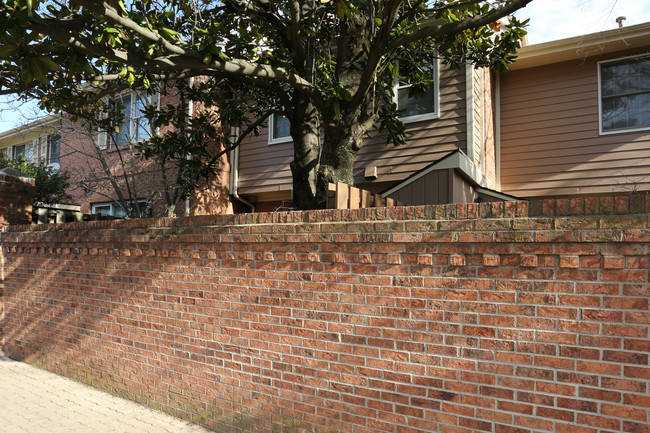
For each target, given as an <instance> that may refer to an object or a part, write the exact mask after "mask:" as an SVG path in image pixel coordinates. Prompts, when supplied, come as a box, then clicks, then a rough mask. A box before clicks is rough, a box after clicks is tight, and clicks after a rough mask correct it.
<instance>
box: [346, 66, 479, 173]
mask: <svg viewBox="0 0 650 433" xmlns="http://www.w3.org/2000/svg"><path fill="white" fill-rule="evenodd" d="M465 119H466V114H465V69H454V70H449V69H442V70H441V72H440V118H439V119H433V120H427V121H422V122H414V123H408V124H407V125H406V126H407V131H408V132H409V133H410V135H409V136H408V137H407V145H406V146H398V147H395V146H393V145H392V144H387V143H386V138H385V137H384V136H379V137H375V138H371V139H369V140H368V142H367V143H366V145H365V147H364V148H363V149H361V151H360V152H359V154H358V155H357V159H356V164H355V170H354V177H355V181H356V182H357V183H364V182H367V180H366V179H364V177H363V173H364V170H365V167H372V166H376V167H377V168H378V170H377V171H378V173H379V177H378V179H377V181H378V182H389V181H391V182H392V181H398V180H403V179H406V178H407V177H408V176H410V175H411V174H413V173H416V172H418V171H419V170H421V169H423V168H424V167H426V166H427V165H429V164H431V163H432V162H435V161H437V160H438V159H440V158H442V157H444V156H445V155H447V154H448V153H449V152H451V151H454V150H456V149H458V148H460V149H463V150H465V148H466V143H467V139H466V134H467V125H466V121H465Z"/></svg>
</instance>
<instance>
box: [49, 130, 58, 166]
mask: <svg viewBox="0 0 650 433" xmlns="http://www.w3.org/2000/svg"><path fill="white" fill-rule="evenodd" d="M47 140H48V141H49V143H50V164H54V163H57V164H58V163H59V158H60V157H61V136H60V135H50V136H48V137H47Z"/></svg>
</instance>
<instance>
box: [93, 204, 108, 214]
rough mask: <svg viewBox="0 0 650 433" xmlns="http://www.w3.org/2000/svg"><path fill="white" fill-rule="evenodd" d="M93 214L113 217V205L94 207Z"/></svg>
mask: <svg viewBox="0 0 650 433" xmlns="http://www.w3.org/2000/svg"><path fill="white" fill-rule="evenodd" d="M93 213H94V214H96V215H102V216H110V215H111V205H110V204H107V205H101V206H93Z"/></svg>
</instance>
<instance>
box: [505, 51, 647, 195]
mask: <svg viewBox="0 0 650 433" xmlns="http://www.w3.org/2000/svg"><path fill="white" fill-rule="evenodd" d="M644 52H646V51H644ZM639 53H641V52H639V51H638V50H637V51H635V52H631V51H628V52H625V53H619V54H610V55H607V56H598V57H590V58H587V59H583V60H575V61H568V62H564V63H558V64H551V65H546V66H539V67H532V68H528V69H520V70H514V71H511V72H508V73H507V74H505V75H504V76H503V77H502V78H501V170H502V171H501V186H502V190H503V191H504V192H506V193H508V194H513V195H516V196H520V197H526V198H532V197H544V196H572V195H581V194H606V193H612V192H626V191H631V190H634V189H636V190H648V189H650V131H641V132H626V133H615V134H605V135H601V134H600V132H599V102H598V97H599V96H598V62H599V61H603V60H610V59H616V58H622V57H626V56H630V55H632V54H639Z"/></svg>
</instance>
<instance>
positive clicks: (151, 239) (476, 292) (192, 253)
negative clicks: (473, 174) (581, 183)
mask: <svg viewBox="0 0 650 433" xmlns="http://www.w3.org/2000/svg"><path fill="white" fill-rule="evenodd" d="M649 212H650V197H640V196H635V197H632V198H628V197H617V198H601V199H575V200H571V201H567V200H557V201H544V202H531V203H526V202H518V203H482V204H459V205H443V206H426V207H407V208H390V209H365V210H357V211H338V210H335V211H314V212H294V213H276V214H246V215H221V216H203V217H192V218H187V219H176V220H172V219H158V220H138V221H99V222H93V223H89V224H79V223H73V224H67V225H65V226H32V227H22V228H20V227H9V228H8V232H7V233H5V234H3V236H2V248H3V254H4V263H5V264H4V266H5V267H4V271H5V287H6V293H5V296H6V302H7V309H6V344H5V351H6V352H7V353H8V354H10V355H12V356H14V357H18V358H23V359H26V360H27V361H28V362H30V363H33V364H36V365H40V366H43V367H45V368H48V369H50V370H53V371H56V372H58V373H61V374H64V375H67V376H70V377H73V378H75V379H77V380H81V381H83V382H86V383H90V384H92V385H94V386H97V387H100V388H103V389H107V390H109V391H111V392H114V393H116V394H120V395H124V396H127V397H129V398H132V399H134V400H137V401H140V402H143V403H146V404H149V405H151V406H153V407H156V408H160V409H163V410H166V411H169V412H171V413H174V414H176V415H180V416H183V417H186V418H191V419H193V420H194V421H197V422H200V423H203V424H206V425H209V426H211V427H213V428H215V429H217V431H219V432H240V431H241V432H243V431H255V432H271V431H277V432H316V431H318V432H319V433H320V432H354V433H370V432H392V433H397V432H399V433H403V432H407V433H415V432H421V433H423V432H450V433H452V432H453V433H470V432H481V431H486V432H497V433H506V432H507V433H514V432H516V433H538V432H560V433H562V432H564V433H568V432H571V433H604V432H629V433H632V432H634V433H643V432H648V431H649V430H648V425H649V424H648V422H649V421H650V419H649V418H648V416H649V413H648V412H649V410H650V397H649V395H650V394H649V391H650V389H649V386H650V367H649V366H648V356H649V352H650V340H649V338H648V337H649V335H648V333H649V326H650V310H649V306H648V304H649V295H650V284H649V280H648V256H649V245H650V229H649V227H648V225H649V218H650V215H649Z"/></svg>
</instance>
